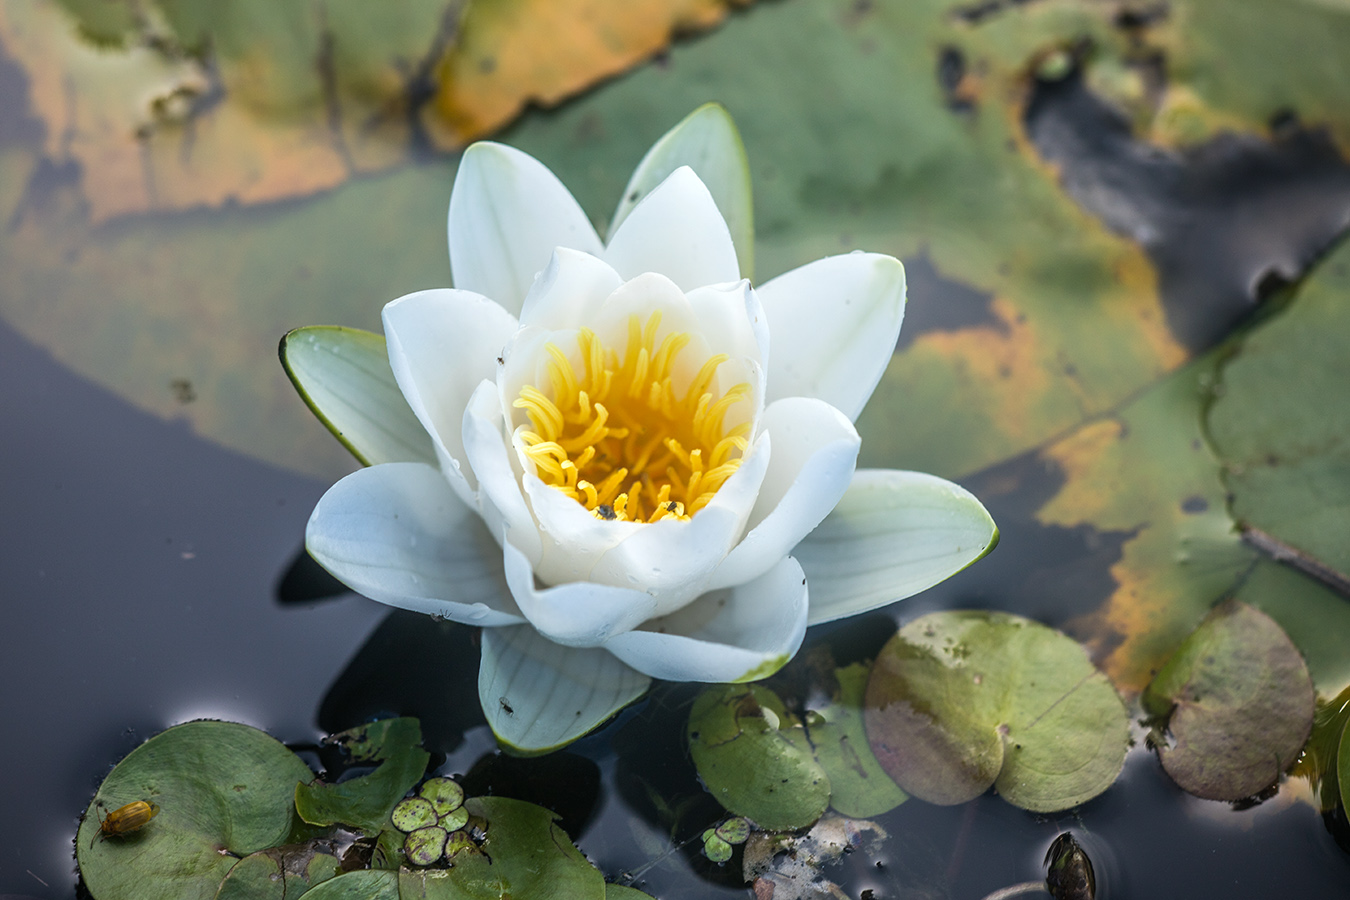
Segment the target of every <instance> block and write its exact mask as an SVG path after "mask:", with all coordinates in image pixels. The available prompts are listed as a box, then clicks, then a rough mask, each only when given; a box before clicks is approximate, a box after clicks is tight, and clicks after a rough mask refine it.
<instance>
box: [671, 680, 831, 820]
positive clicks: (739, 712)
mask: <svg viewBox="0 0 1350 900" xmlns="http://www.w3.org/2000/svg"><path fill="white" fill-rule="evenodd" d="M688 736H689V753H690V755H691V756H692V757H693V759H694V766H695V767H696V768H697V769H698V774H699V777H700V778H702V779H703V784H704V786H706V787H707V789H708V790H709V792H711V793H712V795H713V796H714V797H715V798H717V802H718V803H721V804H722V806H723V807H725V808H726V809H727V810H728V811H730V812H732V813H734V814H735V815H738V816H745V817H746V818H748V819H751V820H753V821H754V822H756V823H757V824H759V825H760V826H761V827H763V828H766V829H768V830H770V831H792V830H795V829H797V828H804V827H806V826H807V825H810V824H811V823H812V822H814V821H816V819H819V818H820V815H821V813H823V812H825V808H826V806H828V805H829V801H830V777H829V776H828V775H826V774H825V770H824V769H823V768H821V766H820V764H819V763H818V762H816V760H815V757H814V756H813V755H812V753H811V746H810V744H809V743H808V741H807V740H806V734H805V732H804V731H803V730H802V728H801V726H800V725H797V724H794V723H793V722H791V721H790V720H789V718H788V714H787V710H786V709H784V707H783V703H782V701H781V700H779V699H778V697H777V695H775V694H774V693H773V692H772V691H770V690H769V689H768V688H764V687H760V686H759V685H753V684H752V685H720V686H717V687H712V688H709V689H708V690H706V691H704V692H703V693H702V694H700V695H699V698H698V699H697V700H696V701H694V706H693V708H692V709H691V710H690V712H689V728H688Z"/></svg>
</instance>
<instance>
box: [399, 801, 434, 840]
mask: <svg viewBox="0 0 1350 900" xmlns="http://www.w3.org/2000/svg"><path fill="white" fill-rule="evenodd" d="M389 819H390V821H391V822H393V823H394V827H395V828H397V829H398V830H399V831H403V832H413V831H416V830H417V829H419V828H426V827H427V826H428V825H435V824H436V807H434V806H432V805H431V802H430V801H428V800H424V799H422V798H421V797H409V798H408V799H407V800H400V801H399V802H398V804H397V805H396V806H395V807H394V811H393V812H391V813H390V814H389Z"/></svg>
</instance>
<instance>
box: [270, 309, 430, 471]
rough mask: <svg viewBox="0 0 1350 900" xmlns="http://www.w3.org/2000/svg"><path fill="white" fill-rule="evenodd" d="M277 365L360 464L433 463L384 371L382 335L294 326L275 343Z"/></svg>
mask: <svg viewBox="0 0 1350 900" xmlns="http://www.w3.org/2000/svg"><path fill="white" fill-rule="evenodd" d="M281 362H282V365H284V366H285V367H286V374H287V375H289V376H290V377H291V382H292V383H293V384H294V385H295V389H296V390H297V391H299V392H300V397H301V398H302V399H303V400H304V401H305V403H306V404H307V405H308V406H309V408H310V409H312V410H313V411H314V414H315V415H316V416H318V417H319V421H320V422H322V423H323V424H324V425H326V426H328V430H329V431H331V432H333V434H334V436H336V437H337V439H338V440H339V441H341V442H342V444H343V446H345V447H346V448H347V449H348V450H350V451H351V452H352V455H353V456H355V457H356V458H357V459H358V460H360V461H361V463H362V465H367V466H373V465H377V464H379V463H387V462H425V463H431V464H433V465H434V464H435V463H436V451H435V449H434V448H433V447H432V445H431V438H430V437H428V436H427V431H426V429H425V428H423V427H422V425H421V423H420V422H418V421H417V417H416V416H415V415H413V411H412V410H411V409H410V408H409V407H408V402H407V401H406V400H404V399H403V394H402V392H401V391H399V389H398V382H396V381H395V380H394V372H393V370H392V369H390V368H389V352H388V350H387V349H386V347H385V343H384V337H383V336H381V335H378V334H374V333H373V332H369V331H361V330H360V329H357V328H338V327H334V326H317V327H310V328H297V329H295V330H294V331H292V332H290V333H289V334H287V335H286V336H285V337H284V338H282V339H281Z"/></svg>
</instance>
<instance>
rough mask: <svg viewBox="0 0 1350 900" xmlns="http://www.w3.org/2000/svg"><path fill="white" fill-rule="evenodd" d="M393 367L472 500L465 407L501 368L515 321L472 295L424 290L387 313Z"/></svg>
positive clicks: (455, 480)
mask: <svg viewBox="0 0 1350 900" xmlns="http://www.w3.org/2000/svg"><path fill="white" fill-rule="evenodd" d="M381 318H382V319H383V320H384V334H385V340H386V341H387V342H388V344H389V365H390V367H391V368H392V369H393V370H394V378H395V379H397V380H398V386H399V389H400V390H402V391H403V396H404V397H405V398H407V401H408V405H409V406H411V407H412V411H413V412H414V413H415V414H416V415H417V419H418V421H420V422H421V423H422V426H423V427H424V428H426V430H427V432H428V433H429V434H430V435H431V441H432V444H433V445H435V447H436V453H437V456H438V457H439V458H440V463H441V469H442V471H444V472H445V473H446V475H447V476H448V477H450V480H451V484H453V485H454V486H455V489H456V490H458V491H460V495H461V497H463V498H464V501H465V502H466V503H473V502H474V499H473V491H475V490H477V488H478V481H477V479H476V478H475V477H474V475H473V472H472V471H470V470H468V469H467V468H464V466H463V463H464V440H463V437H462V432H463V428H464V410H465V408H466V407H467V406H468V405H469V397H471V396H472V395H473V392H474V390H475V389H476V388H477V387H478V385H479V383H480V382H482V381H483V379H485V378H492V377H493V376H494V375H495V374H496V370H497V355H498V354H499V353H501V351H502V347H504V346H506V342H507V341H508V340H510V338H511V335H512V334H514V333H515V331H516V328H517V324H516V319H515V316H513V315H511V314H510V313H508V312H507V311H506V310H504V309H502V308H501V307H500V306H498V305H497V304H496V303H493V302H492V301H491V300H489V299H487V298H486V297H483V296H480V295H478V294H472V293H469V292H468V291H456V290H449V289H442V290H432V291H419V292H418V293H416V294H408V295H407V296H405V297H400V298H398V299H397V300H395V301H393V302H392V303H389V304H386V305H385V307H384V312H383V313H382V314H381Z"/></svg>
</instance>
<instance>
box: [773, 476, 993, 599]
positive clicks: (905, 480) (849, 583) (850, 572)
mask: <svg viewBox="0 0 1350 900" xmlns="http://www.w3.org/2000/svg"><path fill="white" fill-rule="evenodd" d="M997 543H998V528H997V527H995V525H994V520H993V519H991V518H990V517H989V513H988V512H987V511H986V510H985V508H984V506H982V505H981V504H980V501H979V500H976V499H975V497H974V495H973V494H971V493H970V492H969V491H967V490H966V489H965V488H963V487H961V486H960V485H957V484H952V483H951V482H950V481H946V480H944V479H941V478H938V477H936V476H934V475H925V474H923V473H921V472H897V471H894V470H891V469H863V470H860V471H858V472H857V473H856V474H855V475H854V476H853V483H852V484H851V485H850V486H849V489H848V491H847V492H846V493H845V494H844V498H843V499H842V500H841V501H839V505H838V506H836V507H835V509H834V512H832V513H830V515H828V516H826V517H825V521H824V522H821V523H820V527H819V528H817V529H816V530H815V531H813V532H811V534H809V535H807V537H806V539H805V540H803V541H802V542H801V543H800V544H798V545H797V549H796V550H795V551H793V555H794V556H796V557H797V559H799V560H800V561H801V564H802V568H803V569H804V570H805V571H806V574H807V576H808V577H809V578H810V579H811V618H810V623H811V624H812V625H818V624H820V623H821V622H829V621H832V620H834V619H841V618H844V617H845V616H853V615H857V614H858V613H863V612H867V611H869V610H872V609H876V608H877V607H879V606H885V605H886V604H888V603H892V602H894V601H896V600H903V599H904V598H906V597H910V596H912V595H914V594H917V593H919V591H922V590H926V589H927V588H930V587H932V586H933V585H935V584H937V583H938V582H940V581H942V580H944V579H946V578H949V577H951V576H952V575H955V574H956V573H957V572H959V571H961V570H962V569H964V568H965V567H966V566H968V565H970V564H971V563H973V562H975V560H977V559H979V558H980V557H982V556H984V555H985V554H986V553H988V552H989V551H990V550H993V549H994V545H995V544H997Z"/></svg>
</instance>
